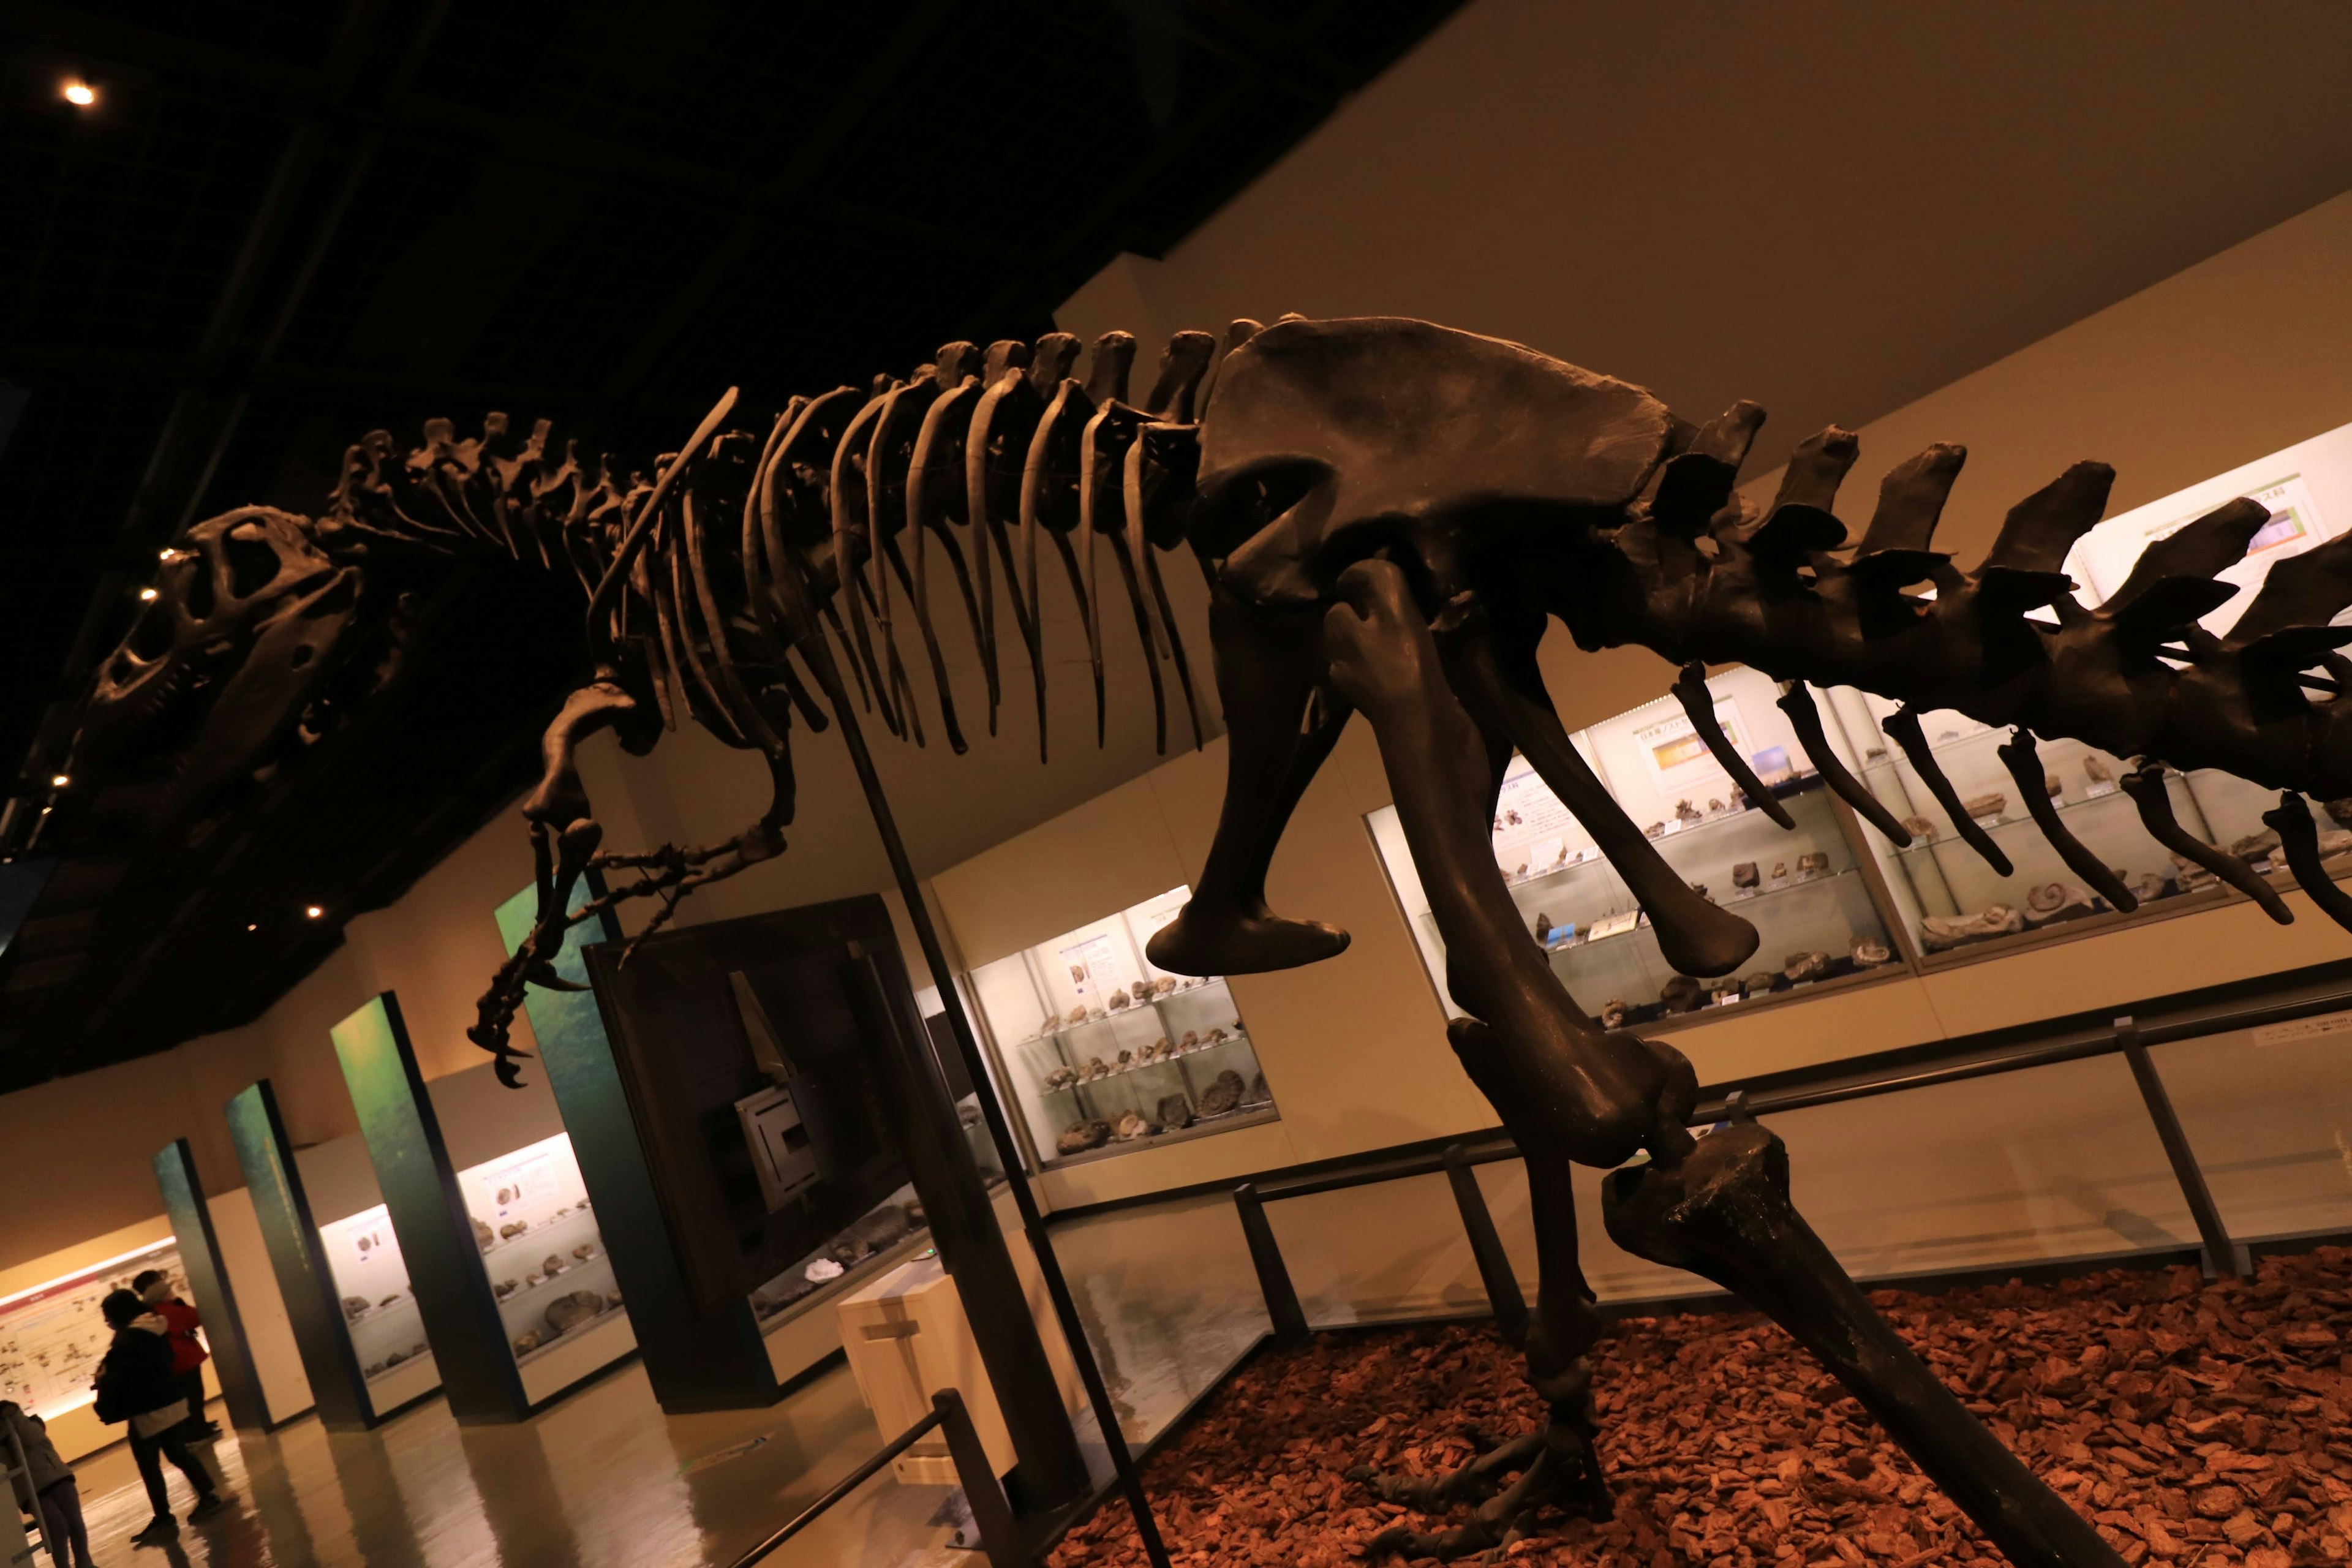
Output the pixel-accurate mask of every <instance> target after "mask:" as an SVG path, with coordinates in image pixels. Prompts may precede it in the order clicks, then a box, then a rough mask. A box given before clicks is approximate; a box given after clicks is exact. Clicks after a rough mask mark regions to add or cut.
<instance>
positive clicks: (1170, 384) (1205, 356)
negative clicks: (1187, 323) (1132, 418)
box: [1143, 332, 1217, 424]
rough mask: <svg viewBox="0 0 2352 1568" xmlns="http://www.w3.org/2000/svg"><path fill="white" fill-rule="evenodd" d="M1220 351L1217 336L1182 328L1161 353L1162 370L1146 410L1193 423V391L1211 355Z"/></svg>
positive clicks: (1180, 422) (1147, 402) (1153, 386)
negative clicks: (1186, 330) (1184, 330)
mask: <svg viewBox="0 0 2352 1568" xmlns="http://www.w3.org/2000/svg"><path fill="white" fill-rule="evenodd" d="M1216 352H1217V340H1216V339H1214V338H1213V337H1211V336H1210V335H1209V334H1208V333H1206V332H1179V333H1177V334H1176V335H1175V336H1174V337H1172V338H1171V339H1169V340H1168V346H1167V347H1166V348H1164V349H1162V350H1161V351H1160V374H1159V376H1158V378H1157V379H1155V380H1154V381H1153V382H1152V384H1151V394H1150V396H1148V397H1146V398H1145V399H1144V400H1143V407H1144V411H1145V412H1146V413H1148V414H1154V415H1157V416H1160V418H1163V419H1172V420H1175V421H1177V422H1178V423H1179V424H1189V423H1190V422H1191V421H1192V394H1193V392H1194V390H1195V389H1196V388H1198V387H1199V386H1200V384H1201V378H1202V376H1203V375H1205V374H1207V373H1208V369H1209V360H1210V356H1212V355H1213V354H1214V353H1216Z"/></svg>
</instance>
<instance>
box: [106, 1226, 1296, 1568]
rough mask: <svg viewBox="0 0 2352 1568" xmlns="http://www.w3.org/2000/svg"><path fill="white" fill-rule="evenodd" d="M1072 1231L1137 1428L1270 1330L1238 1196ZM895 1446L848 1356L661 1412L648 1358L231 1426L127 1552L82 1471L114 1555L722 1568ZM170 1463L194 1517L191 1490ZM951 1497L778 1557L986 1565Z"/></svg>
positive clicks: (829, 1516) (123, 1464) (378, 1567)
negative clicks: (808, 1375) (769, 1383)
mask: <svg viewBox="0 0 2352 1568" xmlns="http://www.w3.org/2000/svg"><path fill="white" fill-rule="evenodd" d="M1059 1235H1060V1237H1061V1239H1060V1247H1061V1251H1062V1253H1063V1256H1064V1258H1065V1262H1066V1268H1067V1269H1068V1271H1069V1274H1070V1276H1071V1282H1072V1288H1073V1289H1074V1291H1075V1292H1076V1294H1077V1295H1078V1297H1079V1299H1080V1304H1081V1311H1082V1312H1083V1314H1084V1315H1085V1317H1086V1318H1087V1325H1088V1337H1089V1338H1090V1339H1091V1340H1092V1341H1093V1342H1094V1343H1095V1345H1096V1347H1097V1353H1098V1354H1099V1355H1100V1357H1101V1359H1102V1362H1103V1365H1104V1371H1105V1374H1106V1378H1107V1380H1108V1382H1109V1384H1111V1386H1112V1388H1113V1390H1114V1394H1115V1397H1116V1399H1117V1401H1118V1407H1119V1416H1120V1426H1121V1427H1122V1428H1123V1429H1125V1430H1126V1432H1127V1433H1128V1435H1129V1438H1130V1439H1131V1440H1135V1441H1141V1440H1143V1439H1146V1438H1148V1437H1150V1436H1151V1435H1152V1434H1153V1433H1155V1432H1156V1431H1158V1430H1159V1429H1160V1427H1161V1426H1163V1425H1165V1423H1166V1422H1167V1421H1168V1420H1169V1419H1170V1418H1171V1417H1172V1416H1173V1415H1175V1414H1176V1413H1177V1412H1178V1411H1180V1410H1181V1409H1182V1407H1183V1406H1184V1405H1185V1404H1186V1403H1188V1402H1189V1401H1190V1400H1191V1399H1192V1398H1193V1397H1194V1396H1195V1395H1197V1394H1200V1393H1201V1392H1202V1390H1204V1389H1205V1388H1207V1387H1208V1386H1209V1385H1210V1384H1212V1383H1213V1381H1214V1380H1215V1379H1216V1377H1217V1376H1218V1375H1219V1374H1220V1373H1222V1372H1223V1370H1224V1369H1225V1368H1226V1367H1227V1366H1228V1365H1230V1364H1231V1363H1232V1362H1233V1361H1234V1358H1236V1357H1237V1356H1239V1355H1240V1354H1241V1353H1242V1352H1244V1350H1246V1349H1247V1348H1248V1347H1249V1345H1250V1344H1251V1343H1252V1342H1254V1341H1255V1339H1256V1338H1257V1337H1258V1335H1259V1334H1260V1333H1262V1332H1263V1331H1264V1330H1265V1313H1264V1310H1262V1308H1261V1307H1260V1305H1259V1301H1258V1297H1257V1292H1256V1288H1255V1283H1254V1280H1253V1279H1252V1277H1251V1275H1250V1273H1249V1265H1248V1258H1247V1254H1246V1252H1245V1251H1244V1248H1243V1246H1242V1241H1241V1235H1240V1231H1239V1228H1238V1226H1236V1225H1235V1224H1234V1219H1233V1208H1232V1205H1230V1204H1229V1203H1223V1202H1222V1201H1214V1200H1202V1201H1200V1202H1197V1203H1183V1204H1177V1205H1165V1206H1163V1207H1161V1208H1160V1209H1156V1210H1147V1211H1136V1212H1132V1213H1129V1214H1127V1215H1113V1216H1108V1217H1106V1218H1103V1219H1099V1220H1095V1221H1082V1222H1080V1223H1079V1224H1077V1225H1075V1226H1068V1227H1066V1228H1065V1229H1064V1230H1063V1231H1061V1232H1060V1233H1059ZM217 1414H218V1406H217V1405H215V1415H217ZM1085 1429H1086V1430H1087V1431H1091V1427H1090V1426H1087V1427H1086V1428H1085ZM881 1440H882V1435H881V1433H879V1432H878V1431H877V1428H876V1426H875V1423H874V1418H873V1416H872V1415H870V1414H869V1413H868V1412H867V1410H866V1406H865V1405H864V1404H863V1403H862V1402H861V1401H860V1399H859V1397H858V1394H857V1389H856V1384H855V1382H854V1381H853V1380H852V1378H851V1376H850V1374H849V1373H848V1371H847V1370H846V1368H845V1367H838V1366H837V1367H835V1369H834V1370H832V1371H829V1372H827V1373H824V1374H823V1375H821V1376H819V1377H817V1378H815V1379H814V1381H813V1382H811V1383H810V1384H807V1385H805V1386H804V1387H803V1388H801V1389H800V1390H798V1391H796V1392H795V1393H794V1394H792V1395H791V1396H789V1397H788V1398H786V1399H784V1400H783V1401H782V1402H781V1403H779V1404H777V1405H774V1406H772V1407H771V1408H768V1409H764V1410H751V1411H736V1412H728V1413H722V1414H717V1415H687V1416H667V1415H663V1414H662V1412H661V1411H660V1409H659V1408H658V1407H657V1406H656V1405H655V1403H654V1399H653V1394H652V1391H651V1389H650V1387H649V1386H648V1385H647V1384H646V1379H645V1374H644V1372H643V1371H642V1370H641V1369H640V1368H639V1367H638V1366H637V1365H636V1363H634V1362H632V1363H627V1364H625V1365H624V1366H622V1367H621V1368H619V1369H617V1370H616V1371H614V1373H610V1374H609V1375H607V1376H605V1377H604V1378H602V1379H599V1380H598V1381H596V1382H594V1383H592V1384H589V1385H588V1386H586V1387H584V1388H583V1389H581V1390H580V1391H579V1392H577V1393H576V1394H572V1396H571V1397H569V1398H567V1399H565V1400H563V1401H562V1403H560V1404H558V1405H555V1406H554V1407H553V1408H551V1409H550V1410H548V1411H547V1412H545V1413H544V1414H542V1415H540V1416H539V1417H537V1418H536V1419H534V1420H532V1421H530V1422H528V1423H526V1424H524V1425H522V1426H496V1427H461V1426H458V1425H457V1423H456V1421H454V1420H453V1419H452V1418H451V1417H450V1415H449V1413H448V1410H447V1407H446V1405H443V1404H441V1403H440V1402H439V1401H438V1400H434V1401H429V1402H427V1403H426V1404H425V1405H420V1406H419V1407H418V1408H416V1409H415V1410H413V1411H410V1412H409V1413H407V1414H406V1415H401V1416H398V1417H396V1418H395V1419H394V1420H393V1421H391V1422H388V1423H387V1424H385V1425H384V1426H382V1427H379V1428H377V1429H376V1430H375V1431H373V1432H371V1433H364V1434H336V1433H329V1432H327V1431H326V1430H324V1429H323V1428H322V1427H320V1426H319V1424H318V1423H317V1422H315V1421H312V1420H309V1419H304V1420H300V1421H297V1422H295V1423H293V1424H292V1425H290V1426H287V1427H285V1428H283V1429H282V1430H280V1431H278V1432H277V1433H275V1434H273V1435H271V1436H261V1437H257V1436H237V1435H231V1436H225V1437H223V1438H222V1439H221V1440H220V1441H219V1442H218V1443H217V1444H215V1445H214V1446H213V1449H212V1457H213V1459H214V1463H215V1468H217V1469H218V1470H219V1471H220V1472H221V1474H222V1476H223V1478H224V1479H225V1481H226V1487H227V1489H228V1491H229V1492H230V1494H231V1495H232V1496H233V1497H234V1499H235V1501H236V1506H235V1508H234V1509H233V1510H230V1511H229V1512H227V1513H224V1514H222V1515H219V1516H217V1517H216V1518H215V1519H213V1520H210V1521H206V1522H205V1524H204V1525H201V1526H195V1525H186V1524H184V1525H182V1526H181V1534H180V1540H179V1542H178V1543H177V1544H176V1545H174V1546H171V1547H166V1548H162V1549H150V1548H137V1547H133V1546H132V1545H131V1543H130V1538H131V1535H132V1534H134V1533H135V1532H137V1531H139V1530H140V1529H141V1528H142V1527H143V1526H144V1525H145V1524H146V1523H147V1521H148V1518H149V1514H148V1509H147V1502H146V1497H145V1494H144V1492H143V1491H142V1489H141V1487H140V1484H139V1479H138V1476H137V1474H136V1473H135V1471H134V1470H133V1469H132V1467H131V1460H130V1457H129V1454H128V1453H127V1451H126V1450H124V1449H123V1448H121V1447H115V1448H112V1449H109V1450H107V1451H106V1452H104V1453H101V1454H100V1455H97V1456H94V1457H93V1458H89V1459H88V1460H85V1461H84V1462H83V1463H82V1464H81V1465H80V1466H79V1467H78V1468H79V1478H80V1484H81V1489H82V1495H83V1499H84V1506H85V1510H86V1511H87V1513H88V1515H89V1522H90V1529H91V1541H92V1545H93V1547H94V1549H95V1552H96V1554H97V1560H98V1562H99V1563H100V1565H101V1568H118V1565H123V1568H129V1565H132V1564H137V1563H152V1564H156V1565H158V1568H163V1565H169V1568H183V1565H186V1568H311V1565H313V1564H316V1565H318V1568H342V1565H344V1564H352V1565H360V1568H475V1565H482V1568H488V1565H492V1564H496V1565H499V1568H523V1565H526V1564H528V1565H530V1568H541V1565H546V1568H606V1565H611V1568H623V1565H628V1568H638V1565H644V1568H666V1565H673V1564H674V1565H677V1568H688V1565H700V1564H709V1565H713V1568H723V1565H724V1564H727V1563H732V1562H733V1561H734V1560H735V1559H736V1558H737V1557H738V1556H739V1555H740V1553H741V1552H744V1551H745V1550H747V1549H748V1548H750V1547H751V1546H752V1545H753V1544H755V1543H756V1542H759V1541H760V1540H761V1539H762V1538H763V1537H764V1536H765V1535H767V1533H768V1532H769V1531H772V1530H773V1529H774V1528H775V1527H776V1526H777V1525H779V1524H781V1523H782V1522H783V1521H785V1520H787V1519H789V1518H791V1517H792V1516H793V1514H795V1513H797V1512H798V1511H799V1510H801V1509H802V1508H803V1507H804V1506H806V1505H807V1504H808V1503H809V1502H811V1501H813V1500H814V1499H815V1498H816V1497H817V1496H818V1495H820V1494H821V1493H822V1492H824V1490H825V1489H826V1488H828V1487H830V1486H831V1485H833V1484H834V1483H835V1481H836V1480H838V1479H840V1478H841V1477H842V1476H844V1475H845V1474H847V1473H848V1472H849V1471H850V1470H852V1469H854V1468H856V1466H857V1464H858V1462H859V1461H860V1460H862V1459H863V1458H865V1457H866V1455H868V1454H870V1453H871V1452H872V1451H873V1450H874V1449H875V1448H876V1447H879V1446H880V1443H881ZM1094 1447H1095V1449H1096V1450H1097V1452H1096V1454H1095V1458H1097V1463H1098V1468H1103V1469H1107V1461H1104V1460H1102V1458H1101V1456H1100V1453H1099V1444H1098V1443H1097V1444H1095V1445H1094ZM165 1473H166V1475H167V1477H168V1478H169V1479H170V1482H171V1486H172V1491H173V1505H174V1508H175V1510H177V1511H179V1512H181V1513H185V1511H186V1510H187V1509H188V1507H189V1506H190V1503H191V1501H192V1498H191V1496H190V1494H189V1493H188V1491H187V1489H186V1485H185V1483H184V1481H183V1480H182V1479H180V1477H179V1476H178V1475H177V1474H176V1473H175V1472H173V1471H171V1470H170V1469H169V1468H168V1467H167V1468H166V1472H165ZM950 1497H951V1493H950V1490H949V1489H946V1488H929V1487H905V1486H900V1485H898V1483H897V1482H896V1481H894V1480H893V1479H890V1477H889V1476H888V1474H887V1472H885V1473H884V1475H883V1476H881V1477H880V1478H878V1479H875V1480H872V1481H869V1482H867V1483H866V1485H865V1486H863V1487H861V1488H860V1489H858V1490H857V1491H856V1493H854V1494H852V1496H851V1497H850V1498H849V1499H848V1500H845V1502H843V1503H842V1504H840V1505H839V1506H837V1507H836V1508H835V1509H833V1510H830V1511H829V1512H828V1513H826V1514H825V1515H824V1518H823V1519H822V1521H820V1522H819V1523H818V1524H817V1525H815V1526H814V1527H813V1528H812V1529H811V1530H809V1531H806V1532H804V1533H803V1534H802V1535H800V1536H798V1537H796V1538H795V1539H794V1540H793V1541H792V1542H790V1543H788V1544H787V1545H786V1546H785V1547H784V1548H783V1549H782V1551H781V1552H778V1553H777V1554H776V1555H775V1556H773V1557H772V1558H771V1559H769V1561H770V1562H772V1563H780V1564H784V1565H786V1568H796V1565H803V1564H807V1565H814V1564H835V1563H840V1564H850V1563H855V1564H858V1565H860V1568H865V1565H867V1564H871V1565H874V1568H933V1565H935V1564H948V1563H953V1564H956V1565H957V1568H971V1564H973V1563H976V1562H977V1561H978V1559H977V1558H976V1557H974V1556H973V1555H972V1554H971V1553H968V1552H961V1551H958V1550H956V1549H954V1548H953V1546H952V1545H951V1544H950V1542H951V1540H952V1535H953V1531H952V1528H951V1525H950V1523H947V1522H942V1510H943V1509H944V1508H945V1506H946V1505H947V1504H948V1503H949V1502H950Z"/></svg>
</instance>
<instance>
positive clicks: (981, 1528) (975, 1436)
mask: <svg viewBox="0 0 2352 1568" xmlns="http://www.w3.org/2000/svg"><path fill="white" fill-rule="evenodd" d="M931 1407H932V1408H933V1409H934V1410H937V1411H938V1412H939V1413H940V1435H941V1436H944V1437H946V1438H947V1442H948V1458H950V1460H952V1461H953V1462H954V1464H955V1472H956V1479H957V1480H959V1481H961V1483H963V1500H964V1501H965V1502H966V1503H967V1504H969V1505H970V1506H971V1527H972V1530H973V1531H975V1532H976V1533H977V1534H978V1535H979V1536H980V1550H981V1552H982V1555H983V1556H985V1557H986V1558H987V1559H988V1568H1033V1563H1032V1560H1031V1558H1030V1557H1029V1556H1028V1555H1027V1554H1026V1553H1024V1552H1023V1551H1022V1549H1021V1535H1020V1531H1019V1528H1018V1527H1017V1526H1016V1525H1015V1524H1014V1523H1013V1503H1012V1500H1010V1499H1009V1498H1007V1497H1006V1496H1005V1495H1004V1482H1003V1480H1002V1479H999V1478H998V1476H997V1474H996V1467H995V1466H994V1465H992V1464H990V1463H989V1462H988V1450H987V1449H986V1448H984V1447H982V1446H981V1441H980V1434H979V1433H978V1432H977V1431H975V1430H973V1428H972V1425H971V1412H969V1411H967V1410H966V1409H965V1408H964V1404H963V1395H961V1394H958V1393H957V1392H956V1391H955V1390H954V1389H952V1388H945V1389H941V1390H940V1392H939V1393H937V1394H932V1395H931Z"/></svg>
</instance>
